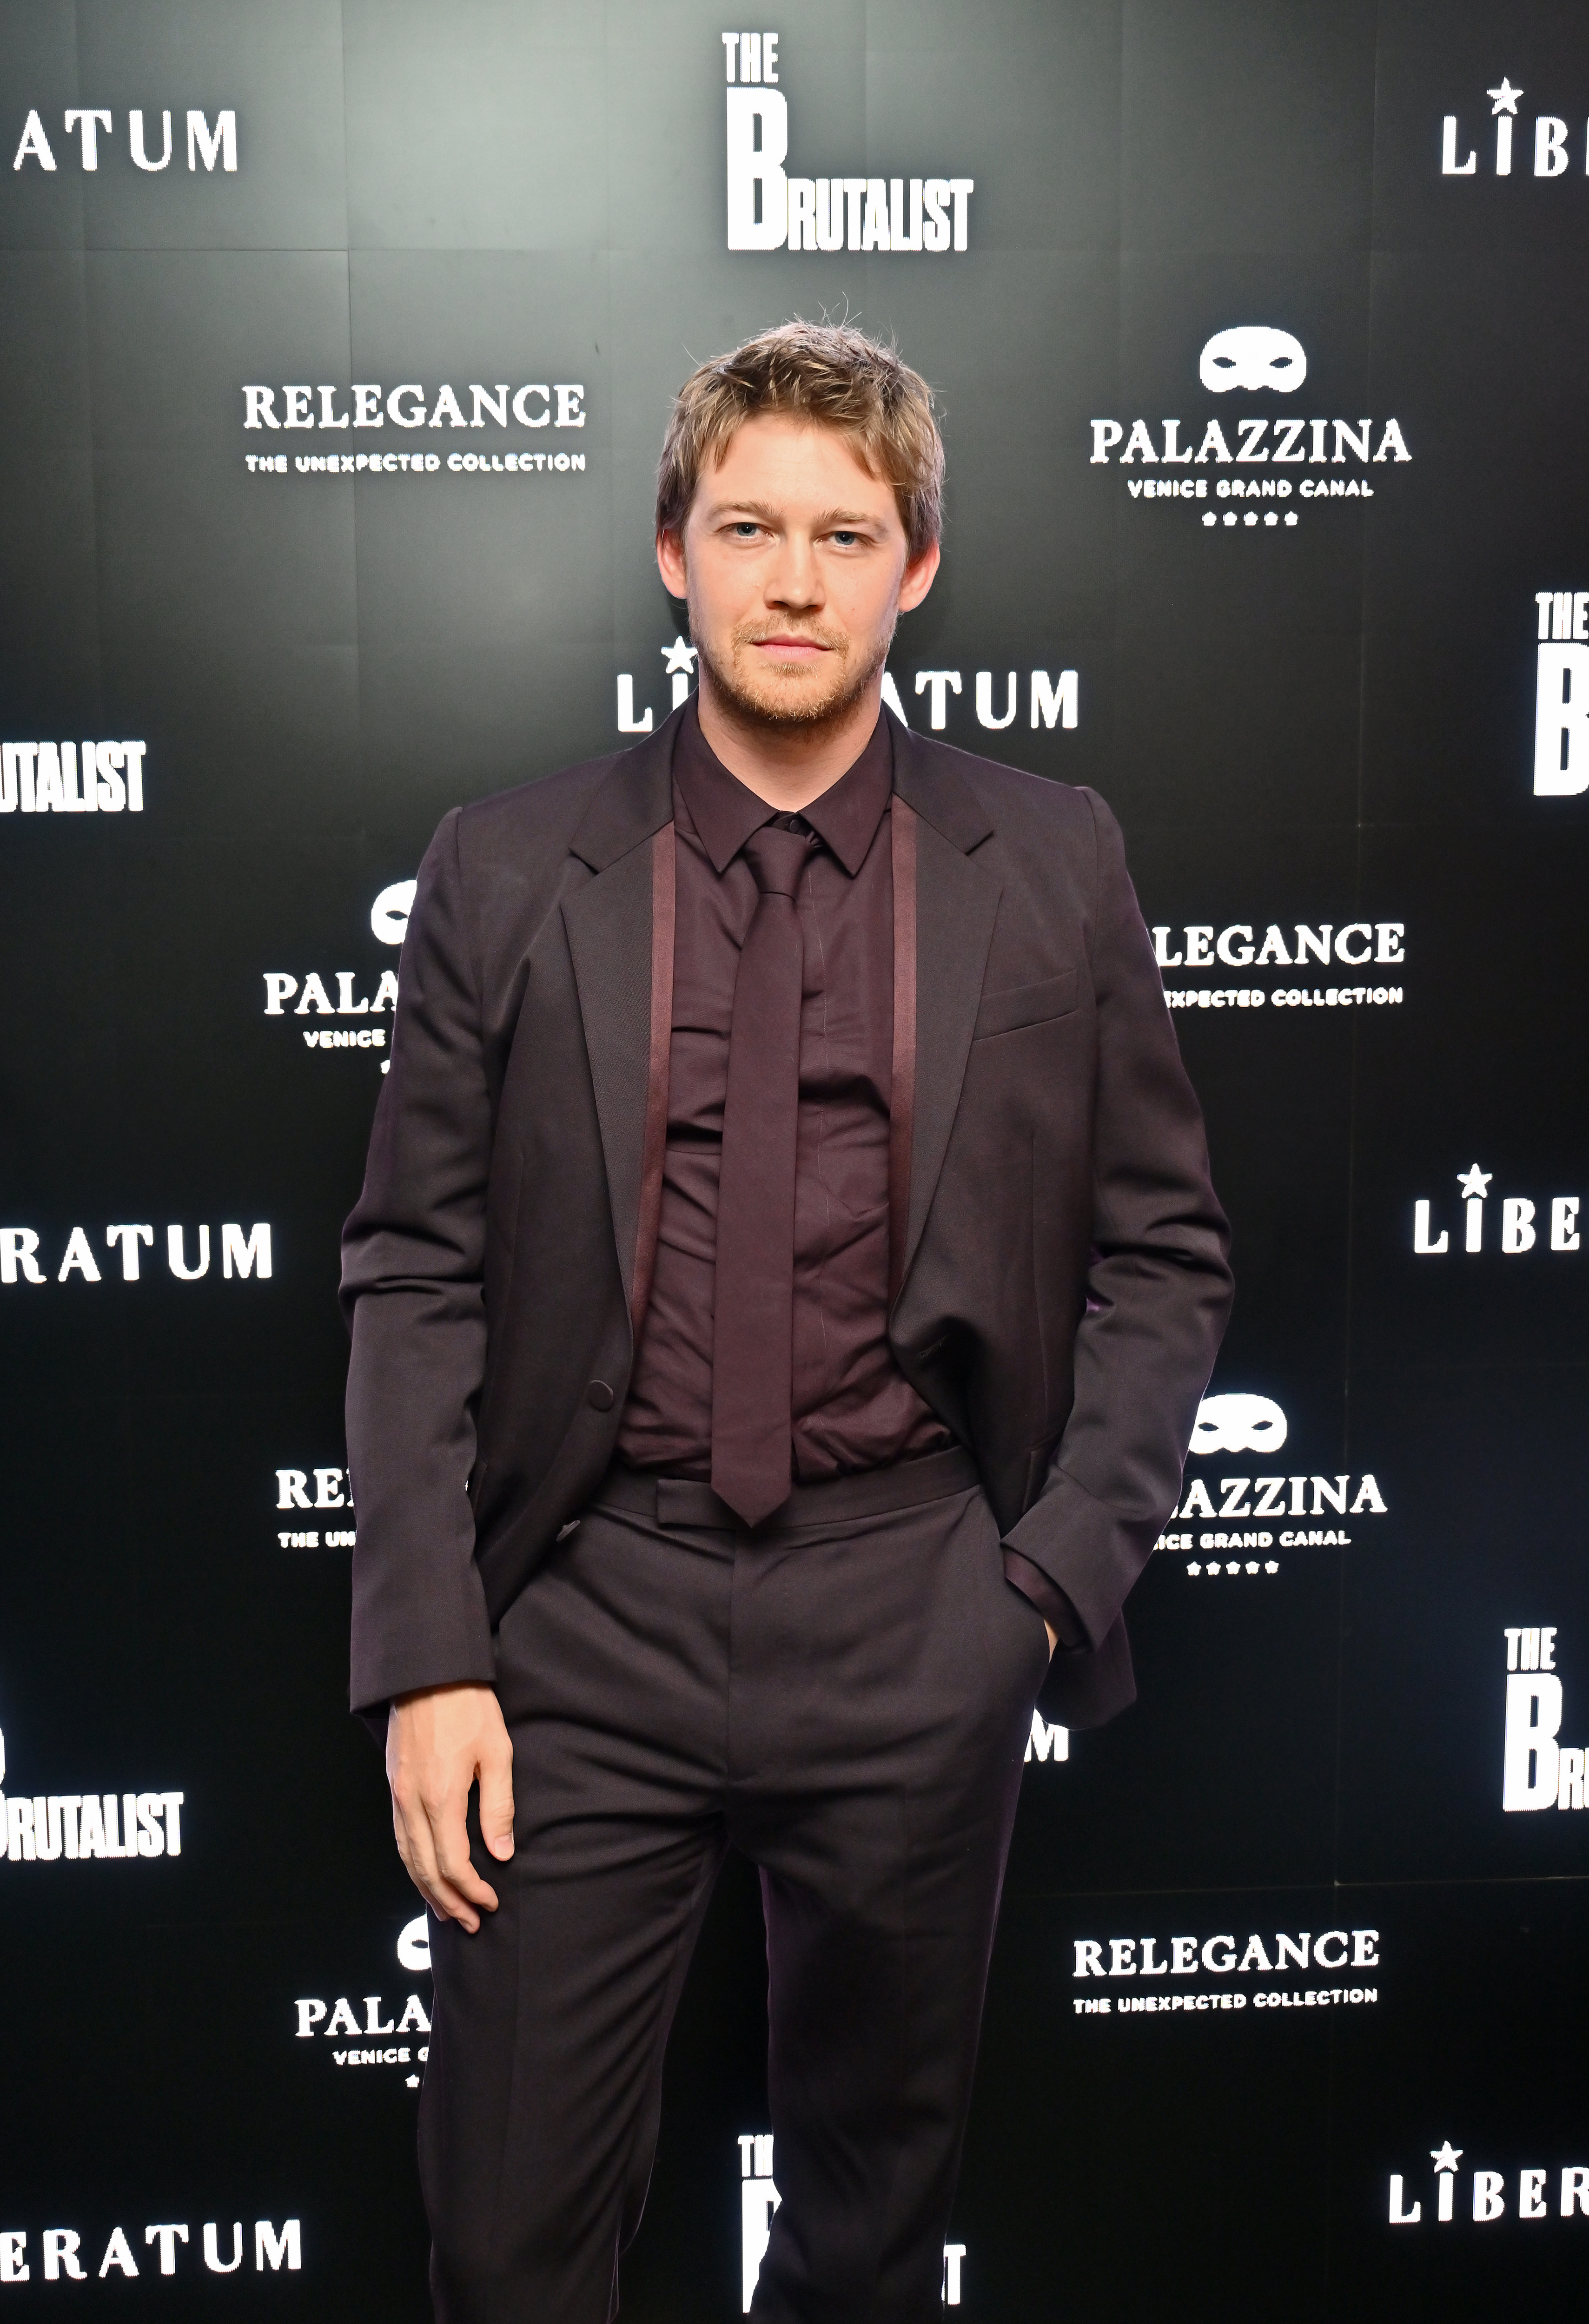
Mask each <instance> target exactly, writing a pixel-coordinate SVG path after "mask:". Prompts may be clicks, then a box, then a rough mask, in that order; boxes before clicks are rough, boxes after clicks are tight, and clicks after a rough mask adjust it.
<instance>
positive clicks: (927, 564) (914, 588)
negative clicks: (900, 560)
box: [681, 540, 942, 613]
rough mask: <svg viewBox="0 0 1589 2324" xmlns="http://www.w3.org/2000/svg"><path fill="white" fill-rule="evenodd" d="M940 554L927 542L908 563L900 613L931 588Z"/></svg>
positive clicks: (908, 610) (911, 608)
mask: <svg viewBox="0 0 1589 2324" xmlns="http://www.w3.org/2000/svg"><path fill="white" fill-rule="evenodd" d="M941 553H942V552H941V551H940V549H939V547H938V542H937V541H936V540H933V541H929V542H928V545H927V547H926V548H925V549H923V550H922V552H921V554H920V556H919V557H917V558H912V559H911V561H910V564H909V565H907V566H906V567H905V571H904V576H903V578H902V579H901V583H900V611H901V613H914V612H915V610H916V608H917V606H918V605H919V604H920V603H921V601H922V599H923V598H924V597H925V596H926V595H927V593H928V590H929V589H930V588H931V586H932V585H933V582H934V580H935V579H936V578H937V576H938V559H939V557H940V555H941ZM681 569H682V568H681Z"/></svg>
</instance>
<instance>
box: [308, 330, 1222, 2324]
mask: <svg viewBox="0 0 1589 2324" xmlns="http://www.w3.org/2000/svg"><path fill="white" fill-rule="evenodd" d="M942 469H943V455H942V447H941V445H940V443H939V439H938V429H937V427H936V425H935V423H934V420H933V416H932V409H931V401H930V397H929V395H928V390H927V388H926V386H925V384H924V383H923V382H922V381H921V380H920V379H919V378H918V377H917V375H916V374H914V373H913V372H910V371H909V370H908V369H906V367H905V366H904V365H903V364H901V363H900V361H899V360H898V358H897V357H896V356H895V355H892V353H890V352H889V351H887V350H885V349H883V348H882V347H879V346H873V344H871V343H870V342H868V341H867V340H866V339H864V337H861V336H860V334H859V333H857V332H855V331H851V330H843V329H828V328H817V327H810V326H807V325H805V324H799V323H795V324H789V325H786V326H784V327H782V328H781V329H778V330H773V331H770V332H767V333H766V334H764V335H763V336H762V337H760V338H757V339H753V340H751V341H750V342H749V343H747V345H745V346H743V347H741V348H739V349H738V350H737V351H736V352H735V353H734V354H733V355H728V356H726V357H725V358H724V359H723V360H722V361H720V362H718V363H715V364H707V365H705V366H704V367H703V368H702V369H701V370H699V371H697V373H696V374H695V375H694V376H693V377H692V378H691V379H690V380H689V381H688V382H687V383H686V384H685V386H684V388H683V390H682V391H681V392H680V394H679V399H678V401H677V404H676V406H675V410H674V413H673V417H672V420H671V422H670V428H669V430H668V437H667V441H666V444H665V447H664V449H663V454H662V462H661V475H660V481H659V494H658V508H657V556H658V562H659V565H660V567H661V575H662V578H663V581H664V582H665V584H666V585H667V586H668V588H669V589H670V591H671V592H672V594H673V595H675V596H679V597H683V598H684V599H686V600H687V602H688V609H689V621H690V629H691V634H692V636H693V637H694V639H695V641H696V644H697V649H698V653H699V687H698V692H697V696H696V698H695V699H694V700H693V701H692V702H690V703H688V704H687V705H685V706H684V708H683V709H681V710H679V711H678V712H676V713H675V714H674V715H673V716H672V717H671V718H670V719H669V721H668V722H667V724H665V725H664V726H662V727H661V729H660V730H659V731H658V732H657V733H656V734H654V735H652V736H651V737H648V739H647V740H646V741H645V742H642V743H640V744H639V745H638V746H637V747H636V748H634V749H633V750H631V751H627V752H619V753H615V754H614V755H612V756H610V757H607V758H604V759H599V760H596V761H593V762H592V763H590V764H588V765H586V766H581V767H576V768H573V769H571V770H568V771H567V772H565V773H563V774H560V775H555V776H552V777H550V779H547V780H544V781H541V782H537V783H534V784H531V785H530V786H528V787H527V788H523V789H521V790H516V791H512V792H509V793H506V794H505V795H503V796H502V797H499V798H491V799H485V800H483V801H481V802H479V803H477V804H476V805H475V806H473V807H466V808H463V809H461V810H458V811H456V812H455V813H453V814H452V815H450V816H448V818H447V820H446V821H445V822H444V823H443V825H442V826H441V829H440V831H439V833H438V835H437V837H436V839H435V841H434V843H433V844H432V846H431V848H430V853H429V854H428V855H427V857H426V859H425V863H424V866H423V869H422V871H421V873H420V883H419V892H418V896H417V899H416V901H415V905H414V909H413V913H412V916H411V920H410V924H409V933H408V937H407V942H406V945H405V947H404V954H403V962H402V978H401V987H400V997H399V1001H398V1007H397V1020H396V1027H395V1031H394V1037H393V1056H392V1069H391V1073H390V1076H389V1078H388V1080H387V1082H386V1084H385V1086H384V1088H383V1092H382V1096H381V1102H380V1107H379V1111H378V1112H377V1115H376V1120H375V1127H374V1136H373V1139H372V1141H371V1148H370V1161H369V1170H368V1176H367V1177H366V1179H365V1190H364V1194H363V1196H362V1198H361V1200H360V1203H359V1204H358V1207H357V1209H356V1211H355V1213H354V1214H353V1216H352V1218H351V1219H350V1221H349V1222H348V1227H347V1232H346V1270H345V1297H346V1303H347V1305H348V1306H349V1308H350V1310H351V1313H352V1320H353V1343H354V1344H353V1365H352V1373H351V1378H350V1382H349V1389H348V1447H349V1458H350V1461H351V1464H352V1471H353V1478H354V1483H355V1489H356V1499H357V1506H358V1512H359V1526H358V1546H357V1550H356V1555H355V1574H354V1651H353V1701H354V1704H355V1707H356V1708H357V1709H360V1710H362V1711H364V1712H365V1715H366V1716H369V1717H374V1718H378V1719H381V1720H383V1723H384V1726H385V1731H386V1749H387V1766H388V1771H389V1774H390V1776H391V1782H392V1793H393V1807H394V1816H395V1823H396V1831H397V1840H398V1846H399V1848H400V1849H401V1850H402V1858H403V1861H404V1863H405V1864H406V1865H407V1866H408V1868H409V1870H410V1872H411V1875H412V1877H413V1878H414V1880H415V1882H416V1883H417V1885H418V1886H419V1887H420V1891H421V1893H422V1894H423V1895H424V1896H425V1899H426V1902H427V1904H429V1905H430V1910H431V1913H432V1914H433V1915H434V1926H433V1939H432V1957H433V1963H434V1969H435V1979H436V2014H435V2023H434V2029H433V2033H432V2037H431V2046H430V2064H429V2067H428V2070H427V2074H426V2081H425V2089H424V2093H423V2097H422V2098H421V2101H420V2163H421V2173H422V2177H423V2181H424V2188H425V2195H426V2200H427V2204H428V2207H429V2209H430V2220H431V2225H432V2229H433V2235H434V2252H433V2259H432V2268H431V2282H432V2289H433V2292H434V2295H435V2300H436V2307H437V2313H438V2315H439V2317H440V2318H441V2319H443V2324H507V2319H523V2324H565V2319H566V2324H604V2319H606V2318H607V2317H608V2316H609V2315H610V2313H611V2312H612V2310H613V2307H614V2302H615V2298H616V2291H615V2285H616V2266H617V2261H618V2256H619V2255H620V2253H621V2252H622V2250H623V2249H624V2246H625V2244H626V2243H627V2241H628V2240H629V2238H630V2237H631V2236H633V2232H634V2229H635V2227H636V2225H637V2224H638V2220H639V2216H640V2209H641V2204H642V2199H643V2195H644V2191H645V2186H646V2181H647V2176H648V2173H649V2170H650V2165H651V2153H652V2149H653V2146H654V2143H655V2137H656V2130H657V2110H658V2094H659V2087H660V2080H661V2062H662V2052H663V2046H664V2043H665V2041H666V2037H667V2032H668V2027H669V2024H670V2019H671V2016H672V2013H673V2009H674V2006H675V2004H676V2002H677V1999H678V1996H679V1987H680V1985H681V1983H682V1980H683V1977H684V1974H685V1970H686V1968H687V1966H688V1960H689V1956H690V1951H691V1948H692V1946H693V1943H694V1941H695V1937H696V1934H697V1931H698V1928H699V1926H700V1923H701V1919H702V1916H703V1914H704V1913H705V1910H706V1906H707V1900H708V1898H709V1896H710V1894H711V1889H712V1884H713V1880H714V1878H715V1876H716V1871H717V1868H718V1867H719V1865H720V1863H721V1861H722V1858H723V1855H724V1852H725V1849H726V1848H727V1847H728V1846H729V1844H730V1843H732V1844H734V1845H735V1846H737V1847H738V1848H740V1849H743V1850H744V1852H745V1853H746V1854H747V1855H749V1856H750V1857H751V1858H753V1861H754V1862H755V1863H756V1864H757V1865H758V1866H759V1867H760V1868H761V1873H762V1894H763V1900H764V1906H765V1913H766V1921H767V1940H768V1961H769V2012H770V2019H771V2052H770V2064H769V2091H770V2098H771V2118H772V2128H773V2134H774V2138H775V2141H776V2167H777V2173H778V2181H779V2186H780V2190H781V2194H782V2197H783V2201H782V2206H781V2209H780V2210H779V2211H778V2212H777V2214H776V2216H775V2218H774V2219H773V2222H772V2228H771V2243H770V2245H769V2247H768V2251H767V2255H766V2259H765V2262H764V2264H763V2265H762V2275H761V2282H760V2285H759V2287H758V2290H757V2292H756V2295H755V2301H754V2305H753V2314H754V2315H756V2316H758V2317H760V2318H762V2319H790V2324H792V2319H832V2320H833V2324H841V2319H842V2324H924V2319H929V2318H932V2317H934V2316H936V2314H937V2312H938V2290H939V2274H940V2268H941V2253H942V2246H943V2240H944V2233H945V2229H946V2227H947V2219H948V2210H949V2203H950V2199H951V2196H952V2193H953V2189H954V2182H955V2175H956V2166H957V2162H958V2154H959V2147H960V2141H961V2135H962V2131H963V2126H964V2122H965V2112H966V2107H967V2105H968V2101H969V2095H970V2087H971V2077H972V2068H973V2063H974V2058H975V2046H976V2037H977V2031H978V2024H979V2021H980V2016H981V2010H982V1998H983V1987H984V1977H985V1972H986V1968H987V1961H988V1955H989V1950H990V1948H991V1945H992V1941H993V1924H994V1919H995V1916H996V1912H997V1905H998V1896H999V1887H1000V1882H1001V1879H1002V1872H1003V1866H1004V1858H1005V1853H1006V1849H1007V1846H1008V1841H1009V1835H1010V1828H1011V1822H1012V1817H1013V1813H1014V1806H1015V1798H1016V1791H1017V1787H1018V1784H1019V1781H1020V1774H1021V1757H1022V1753H1023V1748H1024V1745H1025V1742H1026V1739H1027V1736H1028V1733H1029V1730H1030V1718H1031V1711H1032V1706H1033V1702H1034V1700H1035V1699H1036V1697H1037V1696H1038V1693H1039V1689H1041V1688H1042V1687H1043V1686H1044V1683H1045V1679H1046V1680H1047V1692H1046V1694H1045V1697H1044V1700H1045V1702H1046V1704H1047V1705H1048V1707H1049V1710H1050V1711H1052V1712H1053V1713H1054V1714H1055V1715H1056V1716H1057V1717H1059V1718H1061V1719H1064V1720H1068V1721H1069V1722H1070V1723H1072V1724H1078V1725H1085V1724H1087V1723H1096V1722H1097V1721H1099V1720H1104V1719H1106V1718H1108V1717H1110V1716H1111V1715H1112V1714H1113V1712H1114V1711H1118V1710H1120V1709H1121V1708H1122V1705H1124V1704H1125V1703H1126V1702H1128V1701H1131V1699H1132V1692H1133V1688H1132V1677H1131V1664H1130V1657H1129V1654H1128V1651H1127V1646H1126V1639H1125V1631H1124V1628H1123V1626H1122V1620H1121V1610H1120V1609H1121V1605H1122V1600H1123V1599H1124V1597H1125V1595H1126V1592H1127V1591H1128V1590H1129V1589H1130V1587H1131V1585H1132V1582H1133V1581H1134V1580H1135V1578H1136V1576H1137V1574H1138V1573H1139V1572H1140V1571H1141V1567H1142V1565H1143V1564H1144V1563H1145V1562H1146V1559H1147V1557H1148V1554H1149V1553H1150V1550H1151V1548H1152V1545H1153V1542H1154V1540H1155V1538H1156V1536H1157V1535H1158V1532H1159V1528H1160V1526H1161V1525H1162V1524H1163V1522H1164V1520H1165V1518H1166V1517H1167V1516H1168V1514H1169V1510H1170V1509H1171V1508H1173V1506H1174V1504H1175V1500H1176V1499H1177V1496H1178V1491H1179V1485H1180V1467H1181V1459H1182V1455H1183V1453H1184V1452H1185V1449H1186V1446H1187V1443H1188V1441H1189V1438H1190V1434H1191V1428H1192V1422H1193V1419H1194V1416H1195V1414H1196V1406H1197V1400H1198V1397H1199V1396H1200V1395H1201V1393H1202V1390H1203V1388H1204V1386H1205V1385H1206V1380H1207V1378H1208V1374H1209V1371H1210V1369H1211V1368H1212V1365H1213V1360H1214V1356H1215V1350H1216V1348H1217V1345H1218V1342H1219V1338H1220V1334H1221V1332H1222V1329H1223V1327H1224V1317H1225V1314H1226V1311H1227V1307H1228V1304H1229V1299H1230V1276H1229V1271H1228V1268H1227V1266H1226V1260H1225V1249H1226V1233H1225V1225H1224V1218H1223V1216H1222V1214H1221V1213H1220V1210H1219V1206H1218V1204H1217V1203H1216V1202H1215V1196H1214V1194H1213V1190H1212V1188H1211V1186H1210V1185H1209V1180H1208V1168H1207V1158H1206V1150H1205V1146H1204V1139H1203V1131H1202V1124H1201V1120H1200V1117H1199V1114H1198V1111H1197V1107H1196V1101H1195V1099H1194V1098H1193V1095H1192V1093H1191V1090H1190V1088H1189V1087H1188V1085H1187V1080H1186V1077H1185V1074H1183V1072H1182V1070H1181V1065H1180V1061H1179V1056H1178V1051H1177V1047H1176V1042H1175V1037H1174V1035H1173V1033H1172V1031H1171V1029H1170V1024H1169V1015H1168V1012H1167V1011H1166V1010H1165V1007H1164V1001H1163V997H1162V994H1161V991H1160V989H1159V976H1158V972H1157V970H1156V968H1155V965H1154V962H1153V955H1152V952H1151V948H1150V945H1149V942H1148V937H1147V933H1146V931H1145V929H1144V927H1143V926H1142V922H1141V916H1140V914H1139V912H1138V910H1137V907H1136V901H1135V899H1134V897H1133V895H1132V889H1131V884H1130V881H1128V879H1127V877H1126V871H1125V864H1124V858H1123V854H1122V847H1121V840H1120V834H1119V831H1118V828H1117V826H1116V825H1115V824H1114V821H1113V817H1112V816H1110V814H1109V812H1108V810H1107V808H1106V807H1104V805H1103V803H1102V802H1101V801H1100V800H1099V799H1097V798H1095V797H1094V796H1093V795H1092V794H1091V793H1090V792H1087V791H1085V790H1073V789H1070V788H1067V787H1066V786H1063V785H1061V784H1058V783H1049V782H1044V781H1040V780H1038V779H1034V778H1032V777H1030V776H1029V775H1024V774H1020V773H1016V772H1015V771H1013V770H1011V769H1009V768H1004V767H999V766H994V765H992V764H990V763H988V762H987V761H983V760H979V759H973V758H968V757H965V756H964V755H962V754H961V753H959V752H955V751H951V750H949V749H947V747H946V746H944V745H943V744H941V743H937V742H927V741H924V740H923V739H922V738H921V737H920V736H919V735H917V734H914V733H910V731H909V730H908V729H907V728H905V727H904V726H903V725H901V724H900V723H899V722H898V721H897V720H895V719H894V718H893V717H892V716H890V715H885V714H884V713H883V711H882V699H881V695H882V674H883V665H884V659H885V657H886V655H887V652H888V649H889V644H890V641H891V640H892V635H893V631H894V624H895V622H896V619H897V617H898V615H899V614H900V613H901V612H908V611H910V608H911V607H913V606H915V605H918V604H920V603H921V601H922V599H923V598H924V597H925V596H926V595H927V593H928V589H929V588H930V586H931V585H932V580H933V576H934V574H935V573H936V571H937V569H938V530H939V525H938V515H939V497H940V489H941V480H942ZM1056 1649H1057V1651H1056ZM1050 1655H1053V1656H1054V1660H1053V1663H1052V1665H1051V1667H1050V1659H1049V1658H1050ZM472 1793H473V1794H474V1795H475V1801H476V1804H474V1805H473V1806H471V1794H472Z"/></svg>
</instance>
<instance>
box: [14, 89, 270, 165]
mask: <svg viewBox="0 0 1589 2324" xmlns="http://www.w3.org/2000/svg"><path fill="white" fill-rule="evenodd" d="M126 123H127V126H126V140H127V154H128V158H129V159H130V160H131V161H132V163H133V166H134V169H136V170H141V171H145V172H146V173H148V174H150V175H152V176H158V175H159V173H160V171H162V170H169V169H170V167H171V158H172V153H173V151H174V148H173V145H172V142H171V113H170V110H169V108H166V107H162V111H161V115H160V128H161V143H160V152H158V153H152V152H150V150H149V146H150V134H149V132H148V131H147V130H146V128H145V126H144V116H143V114H142V113H141V112H133V113H129V114H128V115H127V116H126ZM61 124H62V131H63V133H64V143H65V146H66V150H68V152H69V150H70V140H71V139H72V137H73V135H74V134H75V135H76V138H77V141H78V143H77V160H78V162H79V167H80V168H82V169H83V170H86V171H88V173H89V175H90V176H92V175H93V173H94V172H95V171H97V169H98V167H99V163H100V153H101V149H100V143H99V140H100V137H101V135H102V134H103V136H104V137H105V139H106V149H105V150H106V152H107V153H110V152H114V151H115V137H116V134H117V132H116V126H115V114H114V113H113V112H112V110H111V108H110V107H109V106H92V105H74V106H69V107H68V109H67V111H66V112H65V113H64V114H63V115H62V116H61ZM187 129H188V167H189V170H192V171H200V170H201V171H205V172H206V173H209V174H213V172H214V171H215V170H216V169H217V166H218V167H219V168H220V169H221V170H222V171H226V173H228V174H230V173H231V172H232V171H235V170H236V167H237V114H236V107H235V106H223V108H222V109H221V111H220V112H218V113H217V115H216V117H215V126H214V128H213V129H212V128H211V127H210V125H209V120H208V115H206V114H205V113H203V112H202V111H200V110H199V108H198V107H197V106H193V107H190V108H189V112H188V117H187ZM11 166H12V169H13V170H14V171H22V170H29V169H35V170H41V171H44V172H45V173H46V174H52V173H53V172H54V171H56V170H57V168H58V167H59V164H58V163H57V161H56V159H55V149H54V147H53V146H52V145H51V142H50V138H49V134H48V133H47V131H46V130H45V127H44V122H43V116H42V114H41V112H40V111H39V109H38V108H37V106H34V107H33V108H32V110H30V112H29V114H28V116H27V119H26V120H25V121H24V122H23V129H22V135H21V137H20V139H19V140H18V142H17V148H16V152H15V153H14V156H13V157H12V163H11Z"/></svg>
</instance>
